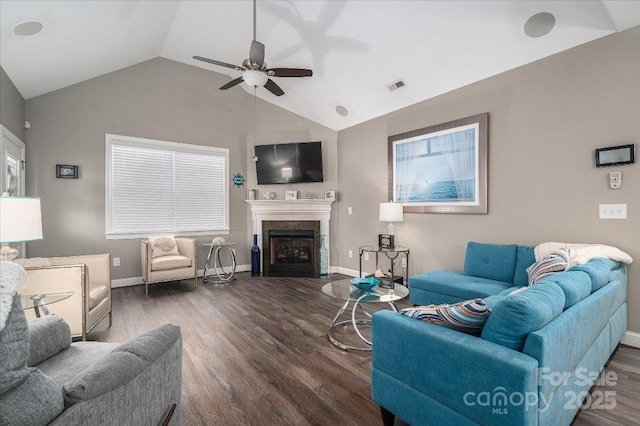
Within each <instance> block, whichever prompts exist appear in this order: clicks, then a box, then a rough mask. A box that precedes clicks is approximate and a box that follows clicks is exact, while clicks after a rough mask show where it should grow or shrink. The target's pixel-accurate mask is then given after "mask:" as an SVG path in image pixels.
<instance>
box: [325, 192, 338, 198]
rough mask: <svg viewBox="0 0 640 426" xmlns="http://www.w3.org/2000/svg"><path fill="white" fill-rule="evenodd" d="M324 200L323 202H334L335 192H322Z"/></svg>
mask: <svg viewBox="0 0 640 426" xmlns="http://www.w3.org/2000/svg"><path fill="white" fill-rule="evenodd" d="M324 199H325V200H335V199H336V191H324Z"/></svg>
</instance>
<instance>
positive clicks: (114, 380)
mask: <svg viewBox="0 0 640 426" xmlns="http://www.w3.org/2000/svg"><path fill="white" fill-rule="evenodd" d="M179 339H180V327H178V326H176V325H171V324H165V325H163V326H161V327H157V328H155V329H153V330H151V331H148V332H146V333H144V334H141V335H140V336H138V337H136V338H135V339H132V340H130V341H128V342H126V343H123V344H121V345H120V346H118V347H117V348H115V349H114V350H113V351H111V352H109V353H108V354H107V355H106V356H105V357H103V358H100V359H99V360H97V362H96V363H95V364H93V365H92V366H90V367H89V368H86V369H85V370H84V371H81V372H80V373H79V374H78V375H77V376H76V377H74V378H73V379H71V380H69V381H68V382H67V383H65V384H64V386H63V391H64V400H65V404H66V405H72V404H75V403H76V402H80V401H84V400H89V399H92V398H95V397H96V396H98V395H101V394H103V393H106V392H109V391H111V390H113V389H116V388H118V387H120V386H122V385H123V384H124V383H126V382H128V381H130V380H131V379H133V378H134V377H136V376H137V375H138V374H140V373H141V372H142V370H144V369H145V368H146V367H148V366H149V365H151V364H153V363H154V362H155V361H156V360H157V359H158V358H160V356H161V355H162V354H164V353H165V352H167V351H168V350H169V348H170V347H171V346H172V345H173V344H174V343H175V342H176V341H178V340H179Z"/></svg>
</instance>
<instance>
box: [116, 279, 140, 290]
mask: <svg viewBox="0 0 640 426" xmlns="http://www.w3.org/2000/svg"><path fill="white" fill-rule="evenodd" d="M140 284H144V281H142V277H133V278H121V279H119V280H111V288H118V287H131V286H134V285H140Z"/></svg>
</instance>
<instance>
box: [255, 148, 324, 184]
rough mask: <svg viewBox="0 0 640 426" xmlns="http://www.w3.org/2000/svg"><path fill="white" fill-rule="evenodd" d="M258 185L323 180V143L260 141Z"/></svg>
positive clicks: (257, 154) (257, 167)
mask: <svg viewBox="0 0 640 426" xmlns="http://www.w3.org/2000/svg"><path fill="white" fill-rule="evenodd" d="M255 155H256V172H257V174H258V185H270V184H275V183H302V182H322V181H323V175H322V143H321V142H296V143H283V144H276V145H256V146H255Z"/></svg>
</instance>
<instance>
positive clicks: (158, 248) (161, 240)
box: [148, 235, 180, 258]
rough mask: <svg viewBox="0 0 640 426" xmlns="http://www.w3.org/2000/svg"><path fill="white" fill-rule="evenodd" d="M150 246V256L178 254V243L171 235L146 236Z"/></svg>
mask: <svg viewBox="0 0 640 426" xmlns="http://www.w3.org/2000/svg"><path fill="white" fill-rule="evenodd" d="M148 239H149V245H150V246H151V257H152V258H154V257H161V256H171V255H178V254H180V251H178V244H177V243H176V239H175V238H173V235H162V236H156V237H148Z"/></svg>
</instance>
